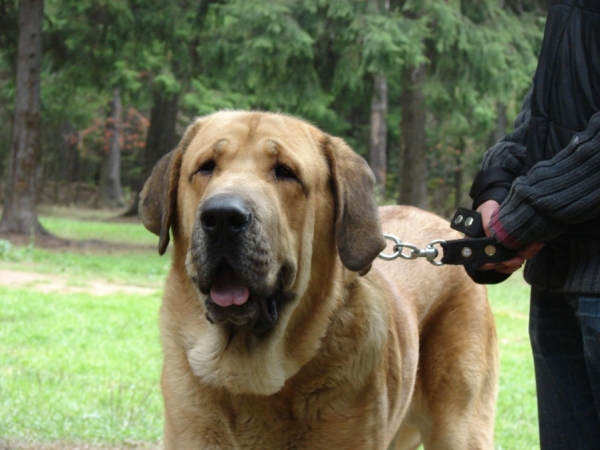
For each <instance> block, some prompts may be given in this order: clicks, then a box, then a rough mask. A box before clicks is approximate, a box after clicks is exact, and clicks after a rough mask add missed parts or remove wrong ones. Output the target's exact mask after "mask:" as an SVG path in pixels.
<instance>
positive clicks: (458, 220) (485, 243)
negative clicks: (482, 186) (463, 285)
mask: <svg viewBox="0 0 600 450" xmlns="http://www.w3.org/2000/svg"><path fill="white" fill-rule="evenodd" d="M450 228H453V229H455V230H457V231H460V232H462V233H465V235H467V236H468V237H465V238H464V239H456V240H451V241H445V242H443V243H441V244H440V245H441V246H442V248H443V249H444V256H443V257H442V260H441V262H442V263H443V264H455V265H462V266H464V267H465V270H466V271H467V274H468V275H469V276H470V277H471V278H472V279H473V281H475V282H476V283H480V284H496V283H500V282H502V281H504V280H506V279H507V278H508V277H509V276H510V275H509V274H504V273H500V272H498V271H496V270H479V268H480V267H481V266H482V265H484V264H488V263H498V262H502V261H507V260H509V259H511V258H512V257H513V256H514V255H515V254H516V251H515V250H512V249H509V248H507V247H504V246H503V245H501V244H499V243H498V242H497V241H496V240H495V239H494V238H493V237H487V236H486V235H485V230H484V228H483V221H482V219H481V214H479V213H478V212H477V211H473V210H470V209H466V208H458V210H457V211H456V213H455V214H454V217H453V218H452V221H451V222H450Z"/></svg>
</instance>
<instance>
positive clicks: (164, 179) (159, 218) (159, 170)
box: [140, 148, 182, 255]
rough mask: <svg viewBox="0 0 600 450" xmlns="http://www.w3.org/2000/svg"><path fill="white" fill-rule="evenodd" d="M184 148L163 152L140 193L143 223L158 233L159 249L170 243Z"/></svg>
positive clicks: (164, 249) (162, 252)
mask: <svg viewBox="0 0 600 450" xmlns="http://www.w3.org/2000/svg"><path fill="white" fill-rule="evenodd" d="M181 158H182V153H181V149H180V148H177V149H175V150H173V151H171V152H169V153H167V154H166V155H165V156H163V157H162V158H161V159H160V160H159V161H158V162H157V163H156V164H155V165H154V168H153V169H152V173H151V174H150V177H149V178H148V180H147V181H146V183H145V184H144V189H142V192H141V193H140V216H141V218H142V223H143V224H144V226H145V227H146V228H147V229H148V230H149V231H151V232H152V233H154V234H156V235H157V236H158V237H159V241H158V253H159V254H161V255H162V254H164V253H165V251H166V250H167V246H168V245H169V230H170V228H171V224H172V222H173V216H174V214H175V211H176V209H177V206H176V205H177V184H178V182H179V171H180V168H181Z"/></svg>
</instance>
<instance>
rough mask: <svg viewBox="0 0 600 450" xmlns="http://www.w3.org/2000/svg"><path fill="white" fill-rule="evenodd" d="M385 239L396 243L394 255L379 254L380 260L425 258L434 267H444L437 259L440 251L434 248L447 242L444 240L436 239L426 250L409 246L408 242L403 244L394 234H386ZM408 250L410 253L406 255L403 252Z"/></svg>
mask: <svg viewBox="0 0 600 450" xmlns="http://www.w3.org/2000/svg"><path fill="white" fill-rule="evenodd" d="M383 237H385V238H386V239H388V240H390V241H393V242H394V248H393V250H394V253H392V254H391V255H388V254H386V253H383V252H381V253H380V254H379V258H381V259H383V260H385V261H393V260H394V259H397V258H402V259H417V258H425V259H427V261H429V262H430V263H431V264H433V265H434V266H442V265H443V263H442V262H441V261H436V260H435V258H437V257H438V255H439V251H438V249H436V248H435V247H434V246H435V245H437V244H442V243H444V242H446V241H445V240H443V239H436V240H433V241H431V242H430V243H429V244H427V245H426V246H425V248H419V247H417V246H415V245H413V244H409V243H408V242H402V241H401V240H400V238H399V237H397V236H394V235H393V234H384V235H383ZM405 248H407V249H409V251H410V253H409V254H405V253H403V250H404V249H405Z"/></svg>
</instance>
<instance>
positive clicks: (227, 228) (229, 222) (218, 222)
mask: <svg viewBox="0 0 600 450" xmlns="http://www.w3.org/2000/svg"><path fill="white" fill-rule="evenodd" d="M251 219H252V213H251V212H250V209H249V208H248V206H247V205H246V202H245V201H244V200H243V199H242V198H240V197H238V196H235V195H217V196H215V197H212V198H210V199H208V200H207V201H206V203H204V205H203V206H202V209H201V212H200V222H201V223H202V229H203V230H204V231H205V232H206V233H207V234H209V235H211V236H227V235H234V234H237V233H240V232H242V231H244V230H246V228H248V225H249V224H250V221H251Z"/></svg>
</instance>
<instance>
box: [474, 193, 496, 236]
mask: <svg viewBox="0 0 600 450" xmlns="http://www.w3.org/2000/svg"><path fill="white" fill-rule="evenodd" d="M497 209H500V203H498V202H497V201H496V200H488V201H486V202H483V203H482V204H481V205H479V208H477V212H478V213H479V214H481V221H482V222H483V229H484V230H485V235H486V236H488V237H491V236H492V232H491V231H490V219H491V218H492V214H494V212H495V211H496V210H497Z"/></svg>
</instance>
